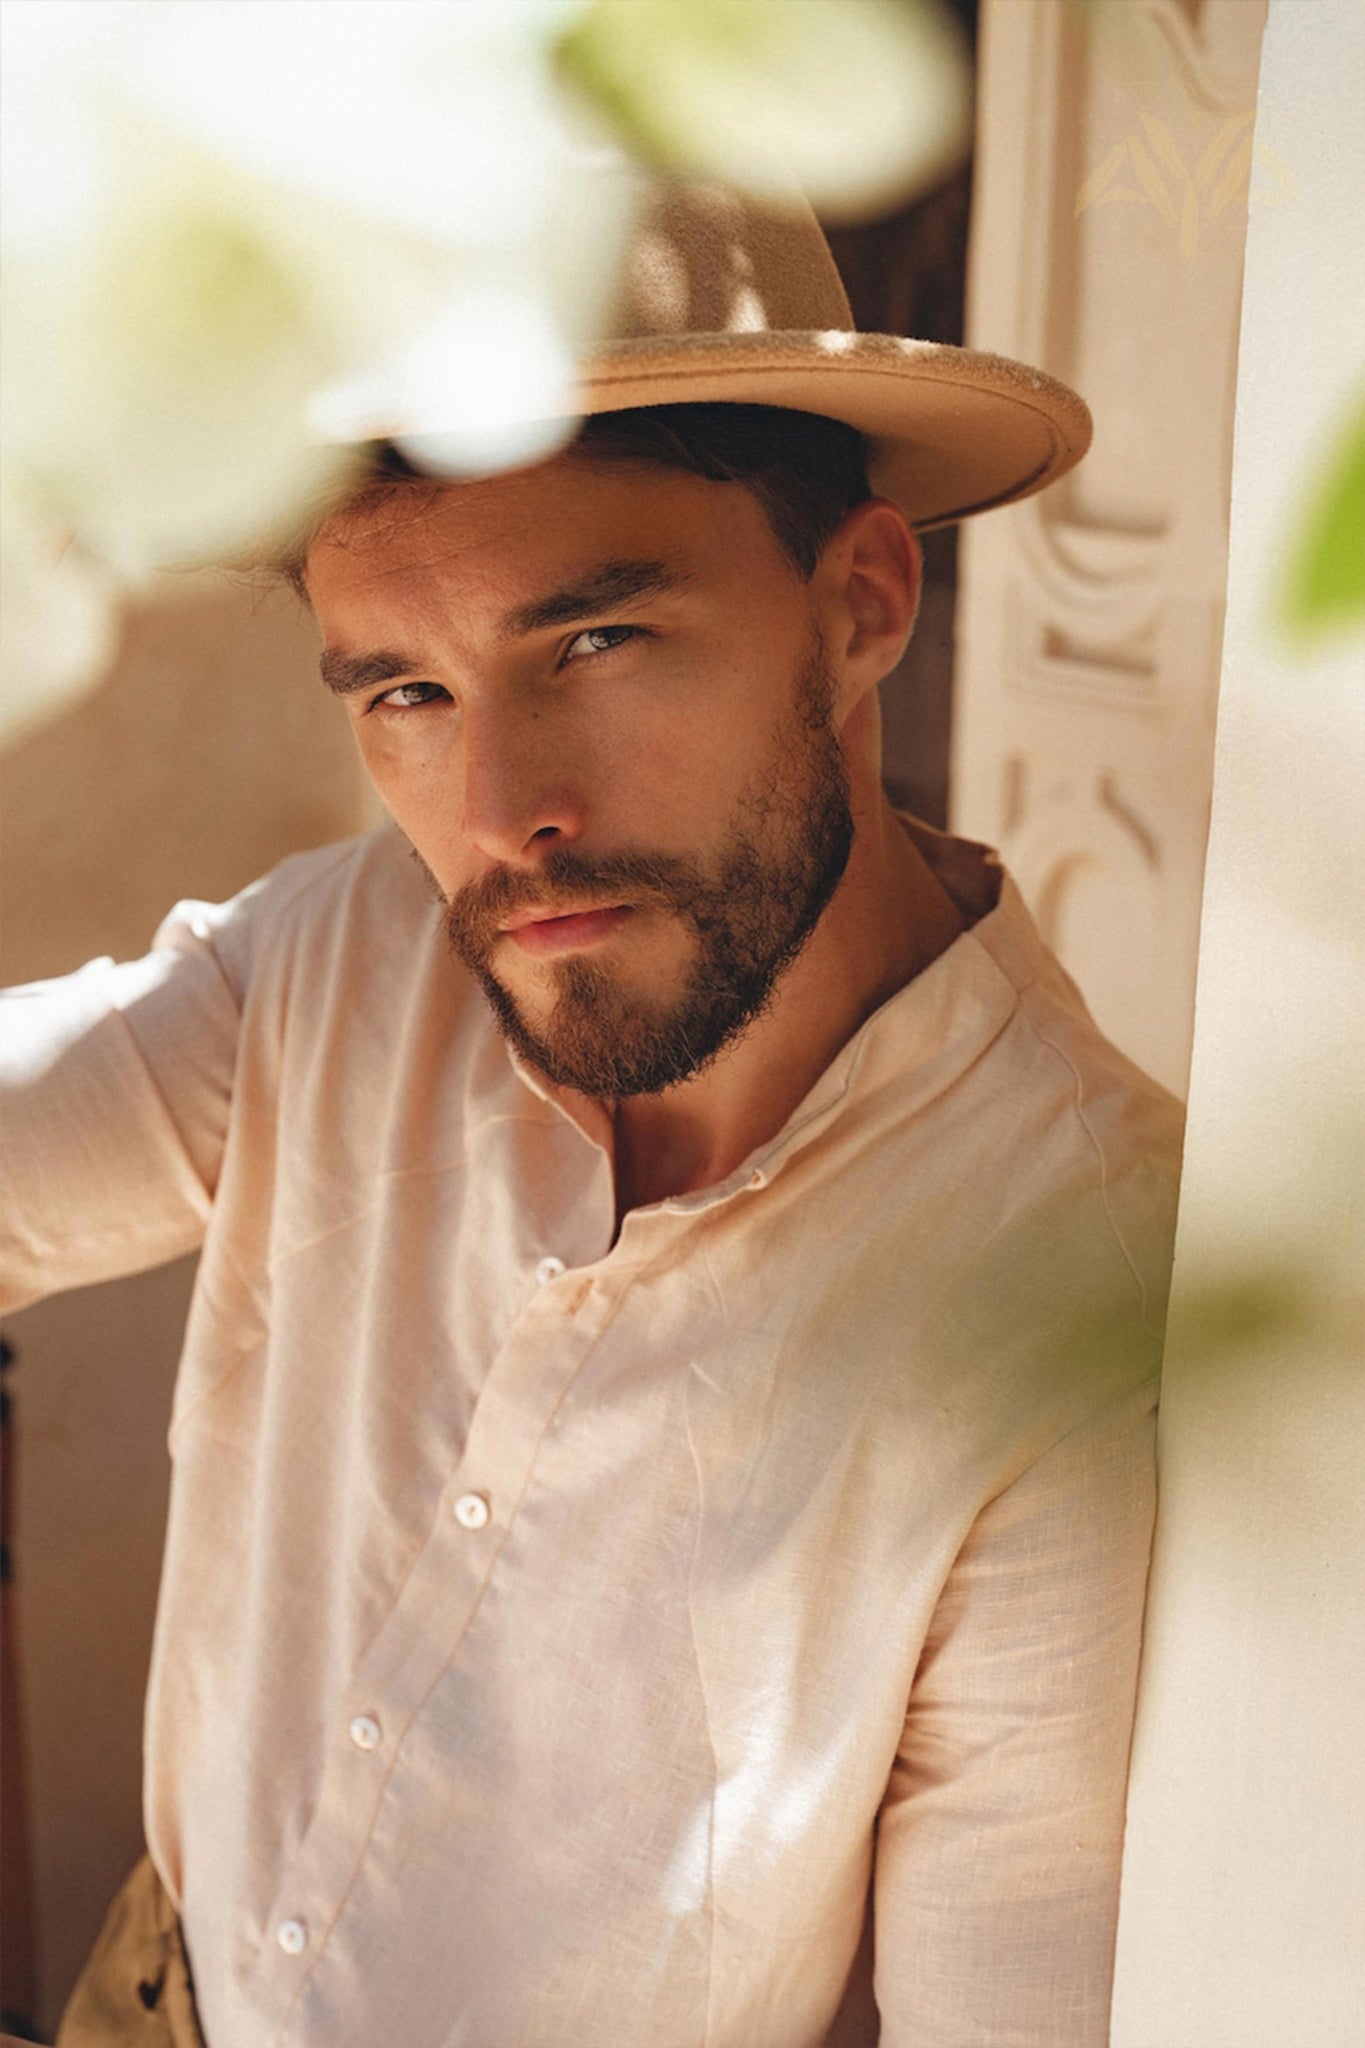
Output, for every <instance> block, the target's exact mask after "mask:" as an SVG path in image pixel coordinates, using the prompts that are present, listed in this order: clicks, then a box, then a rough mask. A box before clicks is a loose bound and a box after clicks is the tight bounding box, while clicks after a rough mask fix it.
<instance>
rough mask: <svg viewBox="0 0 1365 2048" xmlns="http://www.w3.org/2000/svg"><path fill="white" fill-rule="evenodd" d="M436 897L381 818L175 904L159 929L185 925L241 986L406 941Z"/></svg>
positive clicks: (433, 918)
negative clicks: (234, 890)
mask: <svg viewBox="0 0 1365 2048" xmlns="http://www.w3.org/2000/svg"><path fill="white" fill-rule="evenodd" d="M437 918H438V913H437V906H436V901H435V898H434V895H433V893H432V890H431V886H430V884H429V883H428V882H426V881H425V880H424V878H423V876H422V873H421V871H420V870H419V868H418V866H417V864H416V862H415V860H414V859H413V858H412V855H411V853H410V852H409V850H408V848H407V846H406V842H405V841H404V840H403V839H402V838H401V836H400V835H399V834H398V833H397V832H396V831H395V830H394V829H393V827H392V826H389V825H383V826H380V827H378V828H377V829H376V830H374V831H372V832H367V833H364V834H361V835H359V836H357V837H355V838H351V839H344V840H339V841H335V842H333V843H332V844H331V845H328V846H320V847H314V848H311V849H310V850H309V851H307V852H304V853H296V854H291V855H290V856H289V857H288V858H287V859H285V860H283V861H281V862H280V863H279V864H278V866H276V867H274V868H272V869H270V871H269V872H268V873H267V874H265V875H262V876H261V877H260V879H259V880H257V881H255V882H252V883H251V884H250V886H249V887H247V888H245V889H243V890H241V891H240V892H239V893H238V894H237V895H236V896H233V897H231V898H230V899H229V900H228V901H227V902H224V903H217V904H210V903H200V902H184V903H179V904H177V905H176V907H175V910H174V911H173V912H172V913H171V916H170V917H169V918H168V919H167V920H166V923H165V925H164V926H163V928H162V934H161V937H162V939H163V941H164V939H165V938H166V937H168V936H173V935H174V933H175V932H176V931H177V930H181V929H188V930H189V931H190V932H192V933H193V935H194V937H195V938H196V939H199V940H203V941H206V942H207V943H208V944H210V945H211V946H212V947H213V950H214V952H215V953H216V954H217V956H218V959H219V962H220V964H221V965H222V967H223V970H224V972H225V973H226V974H227V976H228V978H229V980H230V981H232V982H233V984H234V985H235V986H236V988H237V991H238V993H239V994H244V993H245V991H246V990H247V988H248V987H249V986H250V985H251V984H252V983H253V982H256V981H259V979H260V978H261V976H262V975H263V974H267V973H269V972H270V971H272V970H274V971H280V970H284V971H289V970H290V969H297V968H298V967H299V966H300V965H303V964H306V963H307V962H309V961H310V960H312V961H316V962H317V963H318V964H321V963H322V962H324V961H325V960H326V959H327V958H329V957H330V958H333V959H335V958H336V957H337V955H338V953H344V954H355V955H357V956H362V955H364V954H365V953H366V952H368V951H371V950H373V949H374V948H375V947H381V948H383V949H385V950H391V949H392V948H393V947H394V946H395V945H398V946H401V947H402V948H403V949H404V950H405V951H408V950H410V948H411V946H412V944H413V942H414V941H416V940H418V939H419V938H422V937H425V936H428V935H429V934H430V933H431V932H432V931H433V929H434V928H435V926H436V924H437Z"/></svg>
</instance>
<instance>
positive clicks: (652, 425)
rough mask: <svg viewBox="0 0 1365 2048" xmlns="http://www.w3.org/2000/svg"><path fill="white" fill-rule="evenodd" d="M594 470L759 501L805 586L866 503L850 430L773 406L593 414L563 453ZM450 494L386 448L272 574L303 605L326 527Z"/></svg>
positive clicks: (862, 459) (863, 461) (368, 458)
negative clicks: (664, 479) (656, 477)
mask: <svg viewBox="0 0 1365 2048" xmlns="http://www.w3.org/2000/svg"><path fill="white" fill-rule="evenodd" d="M565 453H566V455H567V456H568V458H569V459H570V460H574V459H578V460H581V461H583V462H586V463H592V464H598V463H600V464H604V465H605V464H614V463H621V464H627V465H628V464H638V465H640V466H641V467H642V468H645V467H647V468H651V469H681V470H685V471H687V472H688V473H689V474H690V475H692V476H702V477H707V478H709V479H710V481H711V482H713V483H729V484H740V485H742V486H743V488H744V489H745V490H746V491H749V492H751V493H752V495H753V496H754V497H755V498H756V499H757V500H758V502H759V504H760V505H761V506H762V507H763V510H764V512H765V513H766V515H767V519H768V524H769V525H770V526H771V528H772V530H773V534H774V536H775V538H776V539H777V542H778V544H779V546H780V547H781V548H782V550H783V552H784V554H785V555H786V556H787V558H788V559H789V561H790V562H791V563H792V564H793V566H794V567H795V569H796V571H797V573H798V574H799V575H800V576H801V577H802V578H803V579H809V578H810V577H811V576H812V575H813V574H814V572H815V565H816V563H817V562H818V561H819V559H820V556H821V554H822V553H823V551H824V549H825V546H826V544H827V542H828V541H829V540H830V539H831V537H832V536H833V534H834V533H835V532H836V531H837V530H838V527H839V526H840V524H841V522H842V521H843V519H844V517H845V515H846V514H847V513H848V512H851V511H852V509H853V507H854V506H855V505H861V504H862V503H863V501H864V500H865V499H866V498H868V497H870V496H871V488H870V486H869V484H868V480H867V444H866V442H865V441H864V439H863V437H862V435H861V434H860V433H859V432H858V431H857V429H856V428H855V427H850V426H846V425H845V424H844V422H843V421H842V420H830V419H825V418H824V417H823V415H822V414H819V413H809V412H795V411H791V410H788V409H787V408H786V407H783V406H775V405H730V404H725V403H717V404H707V405H651V406H641V407H638V408H636V409H635V410H633V411H628V412H604V413H595V414H593V415H592V416H591V417H590V418H588V419H586V420H584V422H583V425H582V427H581V428H580V430H579V432H578V435H577V437H576V438H575V439H574V441H572V442H571V443H570V445H569V447H568V449H567V450H566V451H565ZM448 487H449V486H448V484H447V481H446V480H445V479H444V478H438V477H433V476H431V475H430V474H429V473H428V472H427V471H425V470H420V469H417V468H416V467H415V466H414V465H413V464H412V463H411V462H409V461H408V459H407V457H406V456H405V455H404V454H403V453H402V451H401V449H399V448H396V447H395V446H394V445H393V443H392V442H388V441H378V442H375V443H373V444H372V445H371V446H370V447H369V448H367V449H366V450H365V452H364V456H363V458H362V463H361V467H360V469H359V472H358V473H352V475H351V476H350V477H349V478H348V479H347V480H346V483H345V485H344V487H343V489H342V490H341V491H340V492H338V493H336V494H335V495H334V497H333V499H332V501H331V502H330V503H328V504H326V505H323V506H321V507H319V508H316V511H315V516H314V517H313V518H312V520H311V521H310V522H309V524H308V525H307V527H306V529H305V531H304V532H303V533H301V534H300V535H299V536H298V537H297V538H296V539H295V540H294V542H293V543H292V544H289V545H286V547H285V548H284V549H282V550H281V552H280V555H279V557H278V560H277V566H278V568H279V569H280V571H281V572H282V573H283V574H284V576H285V577H286V578H287V579H288V581H289V582H290V583H291V584H292V585H293V586H294V588H295V590H297V591H298V593H299V595H300V596H301V597H306V596H307V589H306V586H305V582H304V565H305V562H306V560H307V555H308V549H309V547H310V546H311V544H312V542H313V540H314V539H315V538H316V536H317V534H318V532H319V531H320V529H321V528H322V527H323V526H324V525H325V524H326V523H327V522H328V521H329V520H331V519H335V518H338V517H342V516H344V515H346V514H349V513H354V512H360V511H364V510H366V509H368V508H369V507H371V506H378V505H380V504H382V503H385V502H387V501H389V500H391V499H392V498H394V497H395V496H397V495H398V494H400V493H402V494H406V493H408V492H419V491H425V492H426V493H427V495H428V497H429V498H434V497H435V496H436V495H437V494H438V493H439V492H441V491H443V490H445V489H447V488H448Z"/></svg>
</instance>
